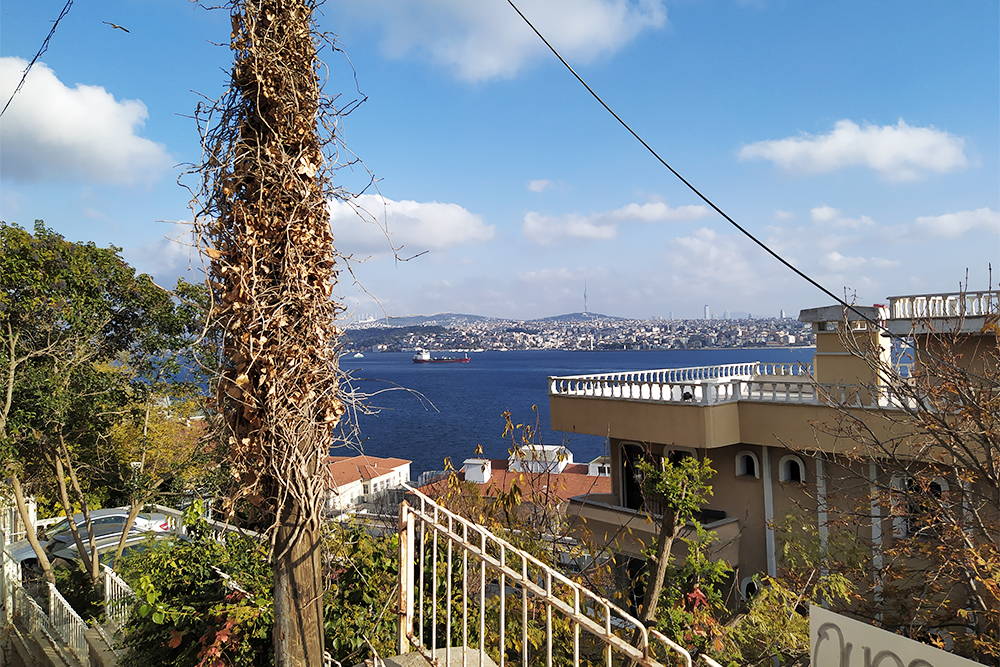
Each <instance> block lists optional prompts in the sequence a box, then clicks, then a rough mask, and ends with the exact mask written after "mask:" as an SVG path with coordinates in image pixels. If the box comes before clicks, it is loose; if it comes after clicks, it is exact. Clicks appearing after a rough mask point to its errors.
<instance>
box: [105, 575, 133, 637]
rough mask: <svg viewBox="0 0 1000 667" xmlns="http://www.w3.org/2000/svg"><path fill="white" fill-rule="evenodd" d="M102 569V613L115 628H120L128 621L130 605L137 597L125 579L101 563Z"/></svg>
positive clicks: (130, 610)
mask: <svg viewBox="0 0 1000 667" xmlns="http://www.w3.org/2000/svg"><path fill="white" fill-rule="evenodd" d="M101 569H102V570H103V571H104V613H105V616H106V617H107V619H108V622H109V623H111V624H112V625H113V626H114V627H115V629H118V628H122V627H124V625H125V622H126V621H128V616H129V614H130V613H131V612H132V606H133V605H134V604H135V602H136V600H137V598H136V596H135V593H134V592H133V591H132V588H131V587H129V585H128V584H126V583H125V580H124V579H122V578H121V577H119V576H118V575H117V574H115V571H114V570H112V569H111V568H110V567H108V566H107V565H104V564H103V563H102V564H101Z"/></svg>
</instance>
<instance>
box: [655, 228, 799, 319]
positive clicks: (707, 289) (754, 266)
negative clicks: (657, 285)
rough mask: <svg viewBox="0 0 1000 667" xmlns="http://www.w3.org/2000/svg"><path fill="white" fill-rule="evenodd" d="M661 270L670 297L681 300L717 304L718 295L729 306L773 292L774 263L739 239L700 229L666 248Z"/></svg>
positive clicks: (775, 272) (778, 271) (775, 263)
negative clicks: (721, 296)
mask: <svg viewBox="0 0 1000 667" xmlns="http://www.w3.org/2000/svg"><path fill="white" fill-rule="evenodd" d="M664 270H665V271H667V272H668V276H667V278H666V281H667V282H669V284H670V286H671V290H672V293H673V294H676V295H678V297H680V295H683V298H687V299H691V298H692V297H693V298H695V300H701V301H704V300H705V299H713V300H715V301H716V302H718V299H719V298H720V295H725V297H726V298H727V299H728V300H729V301H730V302H731V303H739V300H740V299H743V298H747V297H749V296H751V295H755V294H760V293H764V292H768V291H773V290H775V289H776V283H775V282H774V281H775V275H776V274H779V275H778V277H779V282H780V281H781V280H780V279H783V276H780V268H779V265H778V263H777V262H768V261H766V260H765V259H764V258H763V257H762V254H761V252H759V251H757V250H755V249H749V250H748V246H747V244H746V243H745V242H744V241H743V239H742V238H740V237H734V236H732V235H728V234H719V233H718V232H715V231H713V230H711V229H708V228H707V227H703V228H701V229H699V230H697V231H695V232H693V233H692V234H690V235H688V236H683V237H679V238H677V239H675V240H674V241H673V243H672V244H671V246H670V247H669V248H668V252H667V261H666V262H665V263H664Z"/></svg>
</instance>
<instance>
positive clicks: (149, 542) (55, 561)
mask: <svg viewBox="0 0 1000 667" xmlns="http://www.w3.org/2000/svg"><path fill="white" fill-rule="evenodd" d="M119 538H121V533H118V534H116V535H105V536H103V537H100V538H95V543H96V544H95V546H96V547H97V557H98V559H99V560H100V562H101V563H103V564H104V565H107V566H108V567H111V568H114V566H115V551H116V550H117V549H118V540H119ZM172 538H177V539H181V538H180V537H179V536H176V535H172V534H170V533H164V532H158V531H148V530H146V531H130V532H129V534H128V537H126V538H125V546H124V547H123V548H122V555H123V556H124V555H126V554H128V553H133V552H141V551H145V550H146V549H148V548H150V547H152V546H153V545H154V544H155V543H156V542H158V541H161V540H166V539H172ZM53 545H54V546H55V543H53ZM85 546H86V547H87V552H88V553H90V545H85ZM49 559H50V560H51V562H52V567H54V568H60V567H69V565H70V564H71V563H73V562H78V561H79V560H80V552H79V550H78V549H77V548H76V544H75V543H73V542H72V540H71V541H70V543H69V544H68V545H59V546H55V548H53V550H52V551H51V553H50V554H49Z"/></svg>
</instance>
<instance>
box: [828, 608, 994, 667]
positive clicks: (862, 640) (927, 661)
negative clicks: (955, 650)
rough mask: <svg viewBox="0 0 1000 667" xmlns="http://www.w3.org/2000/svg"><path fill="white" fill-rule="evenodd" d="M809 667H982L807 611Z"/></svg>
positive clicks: (830, 614)
mask: <svg viewBox="0 0 1000 667" xmlns="http://www.w3.org/2000/svg"><path fill="white" fill-rule="evenodd" d="M809 650H810V653H811V654H812V667H982V665H980V664H979V663H978V662H973V661H972V660H967V659H965V658H960V657H958V656H957V655H952V654H951V653H948V652H947V651H942V650H941V649H939V648H934V647H933V646H928V645H927V644H921V643H920V642H917V641H914V640H912V639H909V638H907V637H903V636H901V635H897V634H895V633H893V632H889V631H887V630H882V629H881V628H876V627H875V626H872V625H868V624H867V623H862V622H861V621H855V620H854V619H853V618H847V617H846V616H841V615H840V614H835V613H833V612H832V611H827V610H826V609H822V608H820V607H815V606H810V607H809Z"/></svg>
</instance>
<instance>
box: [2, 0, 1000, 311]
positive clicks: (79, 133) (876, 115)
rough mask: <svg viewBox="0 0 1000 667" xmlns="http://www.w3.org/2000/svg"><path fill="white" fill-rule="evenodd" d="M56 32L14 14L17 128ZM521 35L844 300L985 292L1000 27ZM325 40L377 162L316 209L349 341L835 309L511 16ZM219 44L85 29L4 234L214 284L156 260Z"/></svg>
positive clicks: (583, 29) (917, 21)
mask: <svg viewBox="0 0 1000 667" xmlns="http://www.w3.org/2000/svg"><path fill="white" fill-rule="evenodd" d="M61 6H62V5H61V3H60V5H59V6H58V7H57V6H53V5H52V4H51V3H47V2H25V1H23V0H21V1H17V0H14V1H12V2H7V3H4V7H3V11H4V17H3V18H4V20H3V21H2V22H0V96H2V97H3V99H4V102H6V100H7V99H8V98H9V97H10V95H11V93H12V92H13V91H14V89H15V87H16V85H17V83H18V81H20V79H21V76H22V73H23V72H24V70H25V68H26V66H27V63H28V61H30V60H31V59H32V57H33V56H34V55H35V54H36V52H37V51H38V49H39V46H40V45H41V43H42V40H43V39H44V38H45V36H46V35H47V34H48V32H49V30H50V29H51V28H52V21H53V20H54V19H55V17H56V15H57V14H58V10H59V7H61ZM521 9H522V10H523V11H524V12H525V14H526V15H527V16H528V18H529V19H531V20H532V21H534V22H535V23H536V25H537V27H538V29H539V30H540V31H541V32H542V33H543V34H545V35H546V36H547V37H548V38H550V40H551V41H552V43H553V45H554V46H555V47H556V48H557V49H559V50H560V51H561V53H562V54H563V55H564V56H565V57H566V58H567V60H568V61H569V62H570V63H571V64H572V65H573V66H574V68H575V69H576V70H577V71H578V72H579V73H580V74H581V76H583V77H584V78H585V79H586V80H587V82H588V83H589V84H590V85H591V86H592V87H593V89H594V90H595V91H597V92H598V93H599V94H600V95H601V96H602V97H603V99H605V101H606V102H607V103H608V104H609V105H610V106H611V107H612V108H614V109H615V111H616V112H617V113H618V114H619V115H620V116H621V117H622V118H623V119H624V120H626V121H627V122H628V123H630V125H631V126H632V127H633V128H634V130H635V131H636V132H637V133H639V134H640V135H641V136H642V137H643V139H644V140H645V141H646V142H647V143H648V144H649V145H650V146H652V147H653V148H655V149H656V150H657V151H658V152H659V153H660V154H661V156H662V157H663V158H664V159H665V160H666V161H667V162H668V163H669V164H670V165H671V166H672V167H673V168H675V169H677V170H678V171H679V172H680V173H681V174H683V175H684V177H685V178H687V179H688V180H689V181H690V182H691V183H692V184H694V185H695V186H696V187H697V188H698V189H699V190H700V191H701V192H704V193H705V194H706V195H707V196H708V197H710V198H711V199H712V200H713V202H714V203H715V204H716V205H718V206H719V207H721V208H722V209H723V210H724V211H726V212H727V213H728V214H729V215H731V216H732V217H733V218H734V219H735V220H736V221H737V222H738V223H739V224H741V225H742V226H743V227H744V228H746V229H747V230H749V231H750V232H752V233H753V234H754V235H756V236H757V238H759V239H760V240H761V241H762V242H764V243H766V244H767V245H768V247H770V248H771V249H773V250H774V251H775V252H777V253H779V254H780V255H781V256H782V257H784V258H785V259H787V260H788V261H789V262H791V263H792V264H793V265H795V266H796V267H798V268H799V269H801V270H803V271H804V272H806V273H807V274H809V275H810V276H811V277H812V278H814V279H815V280H817V281H819V282H820V283H821V284H822V285H824V286H825V287H826V288H827V289H829V290H830V291H831V292H833V293H834V294H838V295H845V296H846V297H847V298H848V299H851V300H855V299H856V300H857V302H858V303H861V304H869V305H870V304H873V303H882V302H884V300H885V299H886V297H888V296H893V295H897V294H914V293H937V292H950V291H955V290H957V289H958V286H959V283H960V282H961V281H963V280H964V279H965V276H966V269H968V275H969V284H970V287H972V288H973V289H983V288H986V287H987V286H988V283H989V280H990V277H989V273H988V268H987V267H988V264H989V263H990V262H994V263H996V260H997V258H998V256H1000V252H998V251H1000V108H998V104H997V99H998V98H1000V63H998V59H997V57H996V54H997V53H998V51H1000V31H998V30H997V25H998V24H1000V6H998V4H997V3H958V4H955V3H936V4H935V3H918V4H913V3H904V2H900V1H899V0H895V1H890V2H879V3H871V2H862V1H861V0H843V1H842V2H837V3H806V2H796V3H788V2H774V1H773V0H753V1H748V0H720V1H718V2H711V3H708V2H694V3H691V2H688V3H684V2H668V1H667V0H648V1H643V2H635V1H630V2H617V1H615V0H593V1H592V2H587V3H571V2H568V1H567V0H533V2H532V3H529V4H525V5H524V6H523V7H522V8H521ZM569 16H572V17H573V20H567V17H569ZM317 21H318V27H319V28H320V29H321V30H326V31H329V32H331V33H333V34H336V35H337V36H338V40H339V43H338V47H339V48H341V49H343V52H340V51H337V50H333V49H330V48H325V49H323V50H322V51H321V53H320V55H321V57H322V58H323V59H324V61H325V64H326V66H327V67H328V69H325V70H324V78H327V79H328V81H329V83H328V84H327V85H328V93H330V94H331V95H337V94H342V97H341V98H340V99H339V100H338V101H337V105H338V106H341V107H344V106H350V104H351V101H353V100H361V99H364V100H365V101H364V103H362V104H360V105H359V106H358V107H357V108H356V109H354V110H353V111H352V112H351V113H350V114H349V115H348V116H346V117H344V118H343V119H342V122H341V123H340V125H339V126H338V131H339V132H340V133H341V134H340V137H339V139H341V140H342V141H343V143H344V145H345V146H346V149H344V150H343V151H342V152H341V154H340V156H339V158H338V159H339V162H340V163H341V164H343V163H347V162H351V161H354V160H355V157H356V158H358V159H360V160H361V162H356V163H355V164H353V165H352V166H351V167H350V168H344V169H340V170H339V171H337V172H336V173H335V174H334V178H335V182H336V184H337V185H340V186H343V187H344V188H346V189H347V190H348V191H353V192H362V191H363V192H364V194H363V195H360V196H358V197H354V198H348V199H346V200H339V199H338V200H335V201H331V202H330V205H329V209H330V214H331V224H332V227H333V231H334V236H335V242H336V245H337V248H338V249H339V250H340V251H341V252H343V253H344V254H345V255H349V256H351V257H352V259H350V260H345V261H344V262H342V263H341V275H340V278H341V282H340V284H339V285H338V287H337V289H336V291H335V295H336V296H337V297H338V298H339V299H340V300H341V301H342V302H343V304H344V305H345V307H346V308H347V310H348V313H349V314H352V313H371V312H378V313H383V312H384V313H388V314H389V315H391V316H399V315H406V314H410V313H435V312H445V311H451V312H465V313H473V314H481V315H489V316H496V317H507V318H513V319H524V320H527V319H534V318H539V317H546V316H550V315H553V314H558V313H571V312H579V311H580V308H581V305H582V306H583V308H584V310H585V311H587V312H602V313H607V314H609V315H615V316H619V317H628V318H649V317H663V316H672V317H673V318H691V319H694V318H698V317H699V316H700V314H703V311H704V305H705V304H706V303H707V304H709V305H710V306H711V309H710V313H709V316H711V313H713V312H714V313H715V314H716V317H720V315H719V313H723V314H724V313H725V312H726V311H729V312H730V313H731V314H732V315H733V316H736V315H737V314H738V312H739V311H744V312H747V311H748V312H751V313H755V314H758V313H763V314H768V315H770V316H774V317H776V316H777V315H778V314H779V312H780V309H781V308H784V309H785V310H786V312H787V313H790V314H793V315H794V314H797V312H798V310H799V309H802V308H810V307H817V306H823V305H829V304H830V303H831V299H830V298H829V297H827V296H825V295H824V294H822V293H821V292H820V291H818V290H816V289H815V288H814V287H812V286H811V285H809V284H808V283H807V282H806V281H804V280H802V279H801V278H799V277H797V276H796V275H795V274H794V273H792V272H790V271H789V270H788V269H787V268H785V267H783V266H781V265H780V264H779V263H778V262H777V261H776V260H775V259H774V258H773V257H770V256H769V255H768V254H767V253H766V252H765V251H763V250H762V249H761V248H759V247H758V246H757V245H755V244H754V243H753V242H751V241H749V240H748V239H746V238H745V237H744V236H742V235H741V234H740V233H739V232H738V231H737V230H735V229H734V228H733V227H732V226H731V225H730V224H729V223H727V222H726V221H725V220H724V219H723V218H722V217H720V216H719V215H718V214H717V213H716V212H715V211H713V210H712V209H711V208H710V207H709V206H708V205H707V204H706V203H705V202H703V201H701V200H700V199H698V198H697V197H696V196H695V195H694V194H693V193H692V192H691V191H690V190H688V189H687V188H686V187H684V185H683V184H681V183H680V182H679V181H678V180H677V179H676V178H674V177H673V176H672V175H671V174H670V173H669V172H668V171H667V170H665V169H664V168H663V167H662V165H660V164H659V163H658V162H657V161H656V160H655V159H654V158H653V157H651V156H650V155H649V154H648V153H647V152H646V151H645V149H644V148H643V147H642V146H641V145H640V144H639V143H638V142H636V141H635V139H634V138H633V137H632V136H631V135H629V134H628V133H627V132H626V131H625V130H624V129H623V128H622V127H621V126H619V125H618V124H617V122H616V121H615V120H614V119H613V118H612V117H611V116H609V115H608V114H607V113H606V112H605V111H604V110H603V109H602V108H601V107H600V106H599V105H598V104H597V102H596V101H594V100H593V99H592V98H591V97H590V96H589V94H588V93H587V92H586V90H584V89H583V88H582V87H581V86H580V85H579V84H578V83H577V82H576V81H575V80H574V79H573V78H572V76H571V75H570V74H569V73H568V72H567V71H566V69H565V68H564V67H563V66H562V65H561V64H560V63H559V62H558V61H557V60H556V59H555V58H554V57H553V56H552V54H551V53H549V52H548V51H547V50H546V48H545V46H544V45H543V44H542V43H541V41H540V40H539V39H538V38H537V36H535V35H534V34H533V33H532V32H531V30H530V29H529V28H528V27H527V26H526V25H525V24H524V23H523V21H522V20H521V19H520V18H519V17H518V16H517V15H516V14H515V13H514V12H513V10H512V9H511V8H510V7H509V6H508V5H506V4H505V3H502V2H501V3H468V2H465V1H463V0H440V1H438V2H430V1H429V0H392V2H389V0H364V1H362V0H341V1H339V2H336V3H328V4H326V5H324V6H323V13H322V14H318V15H317ZM106 22H111V23H114V24H116V25H121V26H124V27H126V28H127V29H128V30H129V32H128V33H126V32H124V31H121V30H115V29H113V28H111V27H110V26H109V25H107V24H106ZM230 31H231V25H230V17H229V12H227V11H206V10H203V9H201V8H200V7H199V6H198V5H197V4H195V3H188V2H167V3H137V2H131V1H129V0H106V1H104V2H100V3H76V4H74V5H73V7H72V9H71V11H70V12H69V13H68V14H67V15H66V17H65V18H64V19H63V20H62V21H61V22H60V23H59V26H58V30H56V32H55V34H54V35H53V38H52V40H51V42H50V43H49V45H48V50H47V51H46V52H45V53H44V54H43V55H42V56H41V58H40V59H39V60H38V62H37V63H36V64H35V65H34V67H33V68H32V70H31V72H30V74H29V75H28V77H27V79H26V80H25V85H24V87H23V88H22V89H21V90H20V92H19V93H17V95H16V96H15V97H14V98H13V101H12V102H11V105H10V107H9V108H8V109H7V111H6V113H4V116H3V119H2V123H0V150H2V154H3V160H2V161H0V217H2V219H3V220H4V221H6V222H8V223H18V224H20V225H22V226H24V227H28V228H30V227H31V226H32V224H33V222H34V220H36V219H43V220H45V222H46V224H47V225H48V226H50V227H51V228H53V229H55V230H56V231H58V232H59V233H61V234H63V235H65V236H66V237H67V238H68V239H70V240H72V241H93V242H94V243H96V244H98V245H100V246H104V247H106V246H108V245H109V244H114V245H116V246H120V247H122V248H123V251H122V254H123V256H124V257H125V259H126V260H127V261H128V262H130V263H131V264H132V265H133V266H135V267H136V268H137V269H138V270H140V271H144V272H148V273H150V274H152V275H153V276H154V277H155V278H156V280H157V282H158V283H159V284H162V285H165V286H169V285H172V284H173V283H174V281H175V280H176V278H177V277H178V276H180V275H183V276H185V277H186V278H187V279H188V280H192V281H200V280H202V279H203V277H204V276H203V274H202V273H201V261H200V259H199V258H197V257H194V258H192V257H191V253H190V245H185V244H183V243H174V242H172V241H169V240H167V239H168V237H169V238H179V239H180V240H181V241H189V237H188V236H187V232H188V231H189V226H188V224H187V223H189V222H190V221H191V219H192V212H191V210H190V209H189V206H188V204H189V200H190V192H189V191H188V190H186V189H184V188H182V187H179V186H178V185H177V183H176V180H177V179H178V177H180V176H181V175H182V174H183V173H184V172H185V171H186V170H187V169H188V167H186V166H184V165H187V164H191V163H197V162H198V161H199V160H200V159H201V155H202V152H201V149H200V146H199V143H198V142H199V133H198V128H197V126H196V124H195V122H194V121H193V120H192V119H191V118H190V116H191V115H192V114H193V112H194V109H195V107H196V105H197V104H199V103H203V102H204V100H205V99H215V98H217V97H219V96H221V95H222V94H223V92H224V91H225V86H226V84H227V79H228V72H229V69H230V59H231V57H232V52H231V51H230V49H229V48H228V44H227V43H226V42H227V40H228V39H229V35H230ZM344 54H346V56H347V57H346V58H345V57H344ZM347 58H349V59H350V60H349V61H348V59H347ZM182 181H183V182H184V183H185V184H186V185H187V186H189V187H191V188H194V189H196V190H197V189H198V186H199V184H198V182H197V179H194V178H190V177H185V178H182ZM393 248H395V251H394V250H393ZM355 279H356V280H357V283H355ZM584 285H585V288H584V290H583V291H584V292H585V294H583V295H581V287H582V286H584ZM581 296H583V297H584V298H583V300H582V304H581Z"/></svg>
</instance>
